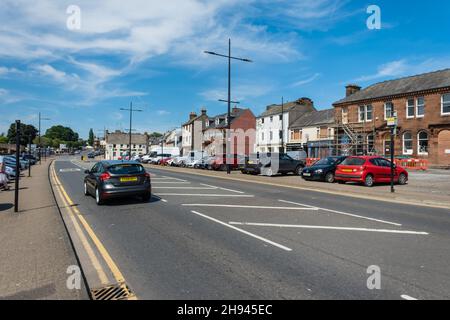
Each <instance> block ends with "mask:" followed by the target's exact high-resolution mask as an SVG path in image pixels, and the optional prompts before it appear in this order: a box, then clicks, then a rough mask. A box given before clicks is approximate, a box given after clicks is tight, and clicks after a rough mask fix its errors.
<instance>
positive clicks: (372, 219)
mask: <svg viewBox="0 0 450 320" xmlns="http://www.w3.org/2000/svg"><path fill="white" fill-rule="evenodd" d="M278 201H280V202H283V203H289V204H296V205H299V206H304V207H309V208H318V209H319V210H322V211H327V212H331V213H336V214H340V215H344V216H349V217H353V218H358V219H365V220H370V221H375V222H380V223H384V224H390V225H393V226H397V227H401V226H402V225H401V224H399V223H395V222H390V221H385V220H380V219H374V218H369V217H364V216H360V215H357V214H352V213H348V212H343V211H336V210H331V209H325V208H320V207H313V206H309V205H307V204H302V203H297V202H292V201H286V200H278Z"/></svg>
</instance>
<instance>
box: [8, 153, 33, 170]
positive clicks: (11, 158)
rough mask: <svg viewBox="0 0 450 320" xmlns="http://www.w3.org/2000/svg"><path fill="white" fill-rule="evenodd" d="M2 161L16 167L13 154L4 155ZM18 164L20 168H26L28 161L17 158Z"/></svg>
mask: <svg viewBox="0 0 450 320" xmlns="http://www.w3.org/2000/svg"><path fill="white" fill-rule="evenodd" d="M4 161H5V163H6V164H7V165H9V166H11V167H13V168H15V167H16V157H15V156H5V157H4ZM19 166H20V170H26V169H28V166H29V163H28V161H25V160H20V158H19Z"/></svg>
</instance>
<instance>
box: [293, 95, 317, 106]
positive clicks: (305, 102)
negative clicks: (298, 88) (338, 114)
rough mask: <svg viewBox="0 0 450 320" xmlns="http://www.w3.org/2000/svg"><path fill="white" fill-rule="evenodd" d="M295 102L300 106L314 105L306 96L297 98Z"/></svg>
mask: <svg viewBox="0 0 450 320" xmlns="http://www.w3.org/2000/svg"><path fill="white" fill-rule="evenodd" d="M296 103H297V104H299V105H302V106H314V101H312V100H311V99H310V98H306V97H303V98H300V99H298V100H297V101H296Z"/></svg>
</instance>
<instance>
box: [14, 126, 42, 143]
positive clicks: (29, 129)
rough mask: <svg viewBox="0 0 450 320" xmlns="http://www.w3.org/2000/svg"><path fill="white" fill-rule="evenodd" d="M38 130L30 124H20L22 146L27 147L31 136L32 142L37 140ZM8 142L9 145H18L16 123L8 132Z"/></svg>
mask: <svg viewBox="0 0 450 320" xmlns="http://www.w3.org/2000/svg"><path fill="white" fill-rule="evenodd" d="M37 133H38V130H37V129H36V128H35V127H34V126H32V125H29V124H25V123H20V145H22V146H27V145H28V142H29V140H28V139H29V136H31V140H33V139H34V138H36V136H37ZM7 140H8V142H9V143H13V144H14V143H16V123H12V124H11V126H10V127H9V130H8V135H7Z"/></svg>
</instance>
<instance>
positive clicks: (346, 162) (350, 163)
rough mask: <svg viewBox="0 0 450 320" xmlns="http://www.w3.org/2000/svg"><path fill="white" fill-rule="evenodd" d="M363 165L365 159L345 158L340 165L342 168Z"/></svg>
mask: <svg viewBox="0 0 450 320" xmlns="http://www.w3.org/2000/svg"><path fill="white" fill-rule="evenodd" d="M364 163H366V160H365V159H361V158H347V159H345V160H344V162H342V163H341V165H343V166H362V165H363V164H364Z"/></svg>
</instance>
